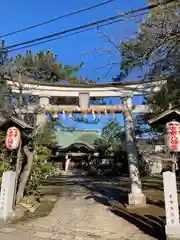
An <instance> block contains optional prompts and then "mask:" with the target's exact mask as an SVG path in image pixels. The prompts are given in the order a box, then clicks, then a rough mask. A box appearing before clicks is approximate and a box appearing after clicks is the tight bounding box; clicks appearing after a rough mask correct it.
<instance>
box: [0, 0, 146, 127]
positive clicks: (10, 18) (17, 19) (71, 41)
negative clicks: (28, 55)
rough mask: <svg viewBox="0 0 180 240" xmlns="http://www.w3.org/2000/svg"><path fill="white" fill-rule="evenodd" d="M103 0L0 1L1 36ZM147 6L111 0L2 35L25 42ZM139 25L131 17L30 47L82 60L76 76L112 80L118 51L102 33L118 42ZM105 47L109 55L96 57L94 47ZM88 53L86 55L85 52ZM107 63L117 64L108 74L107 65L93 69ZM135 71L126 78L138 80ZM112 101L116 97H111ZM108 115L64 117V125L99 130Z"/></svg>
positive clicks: (139, 99) (60, 57) (65, 59)
mask: <svg viewBox="0 0 180 240" xmlns="http://www.w3.org/2000/svg"><path fill="white" fill-rule="evenodd" d="M100 2H102V0H91V1H90V0H89V1H88V0H76V1H72V0H66V1H65V0H61V1H59V0H52V1H43V0H38V1H37V0H31V1H24V0H16V1H14V0H9V1H3V2H2V3H1V10H2V11H1V15H0V21H1V23H2V24H1V32H0V35H3V34H6V33H8V32H12V31H15V30H18V29H21V28H24V27H27V26H29V25H34V24H37V23H40V22H43V21H46V20H48V19H51V18H54V17H58V16H60V15H63V14H65V13H69V12H72V11H75V10H78V9H80V8H85V7H88V6H90V5H93V4H97V3H100ZM145 5H146V1H145V0H138V1H135V0H114V1H113V2H111V3H108V4H106V5H104V6H101V7H99V8H96V9H92V10H90V11H86V12H85V13H80V14H78V15H75V16H71V17H68V18H65V19H62V20H59V21H56V22H54V23H50V24H47V25H45V26H41V27H38V28H35V29H32V30H29V31H25V32H22V33H19V34H16V35H13V36H9V37H6V38H5V42H6V45H7V46H9V45H12V44H16V43H19V42H23V41H27V40H30V39H33V38H36V37H42V36H44V35H48V34H52V33H56V32H60V31H63V30H66V29H69V28H73V27H77V26H79V25H83V24H87V23H90V22H92V21H97V20H101V19H103V18H107V17H111V16H114V15H116V14H118V13H121V12H127V11H130V10H132V9H136V8H141V7H144V6H145ZM138 27H139V26H138V24H137V23H136V22H135V21H134V20H127V19H125V20H124V21H123V22H119V23H115V24H112V25H109V26H107V27H103V28H101V29H100V31H98V30H95V29H94V30H91V31H89V32H84V33H80V34H77V35H74V36H70V37H67V38H62V39H59V40H56V41H52V42H48V43H46V44H42V45H37V46H34V47H32V48H31V49H30V50H32V52H33V53H35V52H38V51H41V50H44V51H46V50H51V51H53V52H54V53H55V54H56V55H57V59H58V61H60V62H63V63H64V64H65V65H77V64H79V63H80V62H82V61H83V62H84V67H83V68H82V69H81V70H80V71H79V73H78V75H81V76H82V77H88V78H89V79H95V80H96V79H97V78H98V76H99V77H100V79H101V80H100V81H101V82H111V81H112V77H114V76H116V75H117V74H118V72H119V63H120V54H119V51H118V50H117V49H116V48H115V47H114V46H113V45H112V44H110V43H109V42H108V41H107V40H106V39H105V37H103V35H102V32H103V33H105V34H107V35H109V36H111V38H112V39H113V41H114V42H115V43H116V44H117V45H118V44H119V43H120V41H122V40H125V39H128V38H130V37H133V36H135V35H136V33H137V31H138ZM94 48H97V49H99V48H104V49H111V51H112V54H111V55H110V56H109V55H103V56H98V54H96V53H95V52H94V51H93V49H94ZM26 50H27V49H25V50H20V51H15V52H12V53H10V54H11V56H15V55H17V54H18V53H22V54H24V53H25V51H26ZM84 53H88V54H84ZM108 63H116V64H114V67H113V68H112V70H111V72H110V74H108V75H107V76H106V74H107V72H108V70H109V66H107V67H105V68H101V69H99V70H96V68H99V67H102V66H104V65H107V64H108ZM138 77H139V76H138V73H137V72H136V71H133V72H132V74H131V75H130V76H129V77H128V79H130V80H137V79H138ZM113 102H114V104H116V103H117V102H119V100H117V99H116V100H113ZM141 102H142V97H136V98H134V99H133V103H134V104H138V103H141ZM116 117H117V119H118V120H119V121H120V122H121V123H122V124H123V118H122V116H121V115H120V114H119V115H118V116H116ZM108 119H109V117H102V118H101V121H100V122H99V123H98V124H93V125H89V124H88V125H86V124H78V123H75V122H73V121H71V120H66V121H65V123H66V124H67V125H69V124H70V125H72V126H74V127H77V128H88V129H101V128H102V127H103V126H104V124H106V122H107V121H108Z"/></svg>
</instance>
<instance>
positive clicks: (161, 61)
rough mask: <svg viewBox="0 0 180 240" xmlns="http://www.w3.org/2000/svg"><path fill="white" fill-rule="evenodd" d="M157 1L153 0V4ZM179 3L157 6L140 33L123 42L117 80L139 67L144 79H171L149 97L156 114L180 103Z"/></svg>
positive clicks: (148, 101)
mask: <svg viewBox="0 0 180 240" xmlns="http://www.w3.org/2000/svg"><path fill="white" fill-rule="evenodd" d="M157 2H159V1H155V0H152V1H149V3H150V4H152V3H157ZM161 3H166V1H161ZM179 6H180V1H179V0H177V1H174V2H172V3H169V4H164V5H159V6H158V7H156V8H154V9H153V10H152V11H151V12H150V13H149V14H148V16H147V18H146V19H145V20H144V21H143V22H141V24H140V28H139V32H138V33H137V35H136V36H135V37H134V38H131V39H128V40H126V41H123V42H122V43H121V44H120V50H121V56H122V62H121V65H120V70H121V72H120V75H119V76H117V77H116V78H115V79H114V80H115V81H121V80H123V79H124V78H126V77H127V75H128V74H129V73H130V71H132V70H134V69H136V68H140V69H141V70H142V78H143V79H144V81H146V80H150V79H151V80H155V79H158V78H159V77H165V78H166V79H167V81H166V82H165V84H162V86H161V90H160V91H159V92H158V93H157V94H153V95H149V96H147V98H146V102H147V103H148V104H149V105H150V107H151V109H152V111H153V115H157V114H159V113H161V112H164V111H165V110H167V109H169V108H176V107H179V106H180V90H179V89H180V41H179V40H180V12H179ZM151 117H152V115H151Z"/></svg>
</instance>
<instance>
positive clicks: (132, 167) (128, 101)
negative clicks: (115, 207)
mask: <svg viewBox="0 0 180 240" xmlns="http://www.w3.org/2000/svg"><path fill="white" fill-rule="evenodd" d="M123 106H124V108H125V109H126V110H125V112H124V124H125V131H126V144H127V145H126V146H127V147H126V149H127V158H128V165H129V177H130V184H131V193H130V194H129V205H144V204H146V197H145V196H144V195H143V193H142V185H141V180H140V174H139V166H138V165H139V164H138V152H137V146H136V137H135V129H134V123H133V118H132V98H131V97H126V98H123Z"/></svg>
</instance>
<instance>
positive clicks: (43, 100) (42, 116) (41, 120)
mask: <svg viewBox="0 0 180 240" xmlns="http://www.w3.org/2000/svg"><path fill="white" fill-rule="evenodd" d="M47 105H49V97H43V96H42V97H41V96H40V97H39V107H40V112H39V113H38V114H37V120H36V125H37V126H40V125H41V126H42V125H44V124H45V123H46V120H47V119H46V118H47V117H46V112H45V108H46V107H47Z"/></svg>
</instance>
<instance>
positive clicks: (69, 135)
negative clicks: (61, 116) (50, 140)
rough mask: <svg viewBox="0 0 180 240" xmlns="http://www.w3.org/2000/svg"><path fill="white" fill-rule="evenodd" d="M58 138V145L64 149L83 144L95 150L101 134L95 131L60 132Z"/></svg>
mask: <svg viewBox="0 0 180 240" xmlns="http://www.w3.org/2000/svg"><path fill="white" fill-rule="evenodd" d="M56 137H57V145H58V146H59V147H60V148H62V149H63V148H68V147H70V146H71V145H75V144H83V145H86V146H87V147H89V148H92V149H93V148H94V143H95V140H97V139H98V138H99V132H98V131H93V130H87V131H86V130H58V131H57V132H56Z"/></svg>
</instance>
